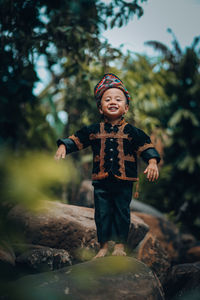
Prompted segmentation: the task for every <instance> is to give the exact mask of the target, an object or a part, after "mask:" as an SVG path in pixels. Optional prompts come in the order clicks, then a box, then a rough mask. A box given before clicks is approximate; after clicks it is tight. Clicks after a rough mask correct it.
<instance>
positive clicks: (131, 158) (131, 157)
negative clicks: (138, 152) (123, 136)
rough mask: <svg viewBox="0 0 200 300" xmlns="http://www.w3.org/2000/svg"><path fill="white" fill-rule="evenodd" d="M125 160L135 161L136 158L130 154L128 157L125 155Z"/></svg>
mask: <svg viewBox="0 0 200 300" xmlns="http://www.w3.org/2000/svg"><path fill="white" fill-rule="evenodd" d="M124 160H128V161H133V162H134V161H135V157H134V156H131V155H130V154H128V155H125V156H124Z"/></svg>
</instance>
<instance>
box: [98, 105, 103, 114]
mask: <svg viewBox="0 0 200 300" xmlns="http://www.w3.org/2000/svg"><path fill="white" fill-rule="evenodd" d="M98 110H99V112H100V114H101V115H102V114H103V111H102V109H101V104H99V106H98Z"/></svg>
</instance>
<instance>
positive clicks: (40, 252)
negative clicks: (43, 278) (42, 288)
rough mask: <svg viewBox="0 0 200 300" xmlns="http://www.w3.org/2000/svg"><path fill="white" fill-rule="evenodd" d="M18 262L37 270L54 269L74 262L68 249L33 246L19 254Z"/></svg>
mask: <svg viewBox="0 0 200 300" xmlns="http://www.w3.org/2000/svg"><path fill="white" fill-rule="evenodd" d="M16 263H17V264H19V265H23V266H25V267H28V268H29V269H31V270H34V271H37V272H44V271H53V270H57V269H60V268H63V267H66V266H69V265H71V264H72V262H71V259H70V255H69V253H68V252H67V251H66V250H63V249H53V248H49V247H37V248H34V247H33V249H29V250H28V251H26V252H24V253H23V254H21V255H19V256H18V257H17V258H16Z"/></svg>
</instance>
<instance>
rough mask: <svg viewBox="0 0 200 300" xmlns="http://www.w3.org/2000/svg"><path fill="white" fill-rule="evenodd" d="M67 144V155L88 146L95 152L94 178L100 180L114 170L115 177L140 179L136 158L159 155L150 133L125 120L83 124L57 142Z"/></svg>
mask: <svg viewBox="0 0 200 300" xmlns="http://www.w3.org/2000/svg"><path fill="white" fill-rule="evenodd" d="M61 144H64V145H65V146H66V150H67V154H69V153H71V152H74V151H78V150H81V149H83V148H86V147H88V146H91V147H92V151H93V170H92V179H93V180H101V179H104V178H106V177H108V175H109V173H112V174H113V175H114V176H115V177H116V178H118V179H121V180H128V181H137V180H138V178H137V157H138V156H141V157H142V158H143V160H144V161H145V162H147V163H148V161H149V159H151V158H155V159H156V160H157V162H159V161H160V156H159V154H158V152H157V151H156V149H155V148H154V146H153V144H152V143H151V140H150V138H149V136H148V135H146V134H145V133H144V132H143V131H142V130H140V129H138V128H136V127H134V126H132V125H131V124H128V123H126V122H125V121H124V120H122V121H121V122H120V123H119V124H118V125H114V126H112V124H110V123H108V122H102V123H98V124H93V125H90V126H86V127H83V128H82V129H80V130H79V131H77V132H76V133H75V134H74V135H72V136H69V137H68V138H64V139H59V140H58V141H57V145H58V146H59V145H61Z"/></svg>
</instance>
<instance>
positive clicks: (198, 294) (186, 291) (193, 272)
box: [165, 262, 200, 300]
mask: <svg viewBox="0 0 200 300" xmlns="http://www.w3.org/2000/svg"><path fill="white" fill-rule="evenodd" d="M165 290H166V294H167V299H172V298H173V299H177V300H178V299H191V300H193V299H194V300H196V299H200V262H196V263H187V264H179V265H175V266H173V267H172V269H171V272H170V274H169V275H168V282H167V283H166V285H165Z"/></svg>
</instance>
